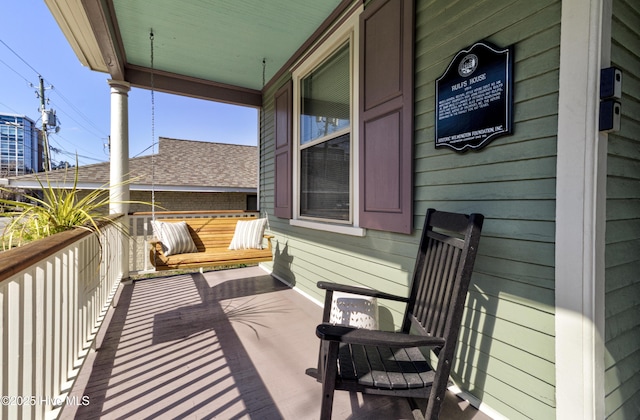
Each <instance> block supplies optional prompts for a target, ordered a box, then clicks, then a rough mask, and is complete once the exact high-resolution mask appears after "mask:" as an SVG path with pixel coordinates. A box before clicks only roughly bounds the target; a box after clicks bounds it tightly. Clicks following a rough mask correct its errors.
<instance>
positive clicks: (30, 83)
mask: <svg viewBox="0 0 640 420" xmlns="http://www.w3.org/2000/svg"><path fill="white" fill-rule="evenodd" d="M3 44H4V42H3ZM5 45H6V44H5ZM0 63H2V64H4V65H5V66H6V67H7V68H8V69H9V70H11V71H12V72H14V73H15V74H17V75H18V77H20V78H21V79H23V80H24V81H25V82H27V84H28V85H29V86H33V83H32V82H31V80H29V79H27V78H26V77H25V76H23V75H22V74H21V73H20V72H18V70H16V69H14V68H13V67H11V66H10V65H8V64H7V63H5V62H4V61H2V60H0Z"/></svg>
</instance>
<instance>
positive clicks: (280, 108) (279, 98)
mask: <svg viewBox="0 0 640 420" xmlns="http://www.w3.org/2000/svg"><path fill="white" fill-rule="evenodd" d="M292 101H293V82H292V81H289V82H287V84H286V85H284V86H283V87H281V88H280V89H278V91H277V92H276V95H275V121H274V132H275V140H276V147H275V158H274V160H275V186H274V190H275V191H274V203H273V207H274V209H273V210H274V214H275V216H276V217H282V218H285V219H291V217H292V205H291V197H292V196H291V194H292V191H291V176H292V173H291V165H292V163H291V158H292V156H291V149H292V146H293V144H292V141H293V137H292V134H293V126H292V118H293V105H292Z"/></svg>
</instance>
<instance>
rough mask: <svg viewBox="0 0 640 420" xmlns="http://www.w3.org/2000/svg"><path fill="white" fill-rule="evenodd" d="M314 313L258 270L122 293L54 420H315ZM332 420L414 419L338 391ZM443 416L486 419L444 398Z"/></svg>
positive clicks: (397, 404)
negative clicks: (78, 401) (311, 371)
mask: <svg viewBox="0 0 640 420" xmlns="http://www.w3.org/2000/svg"><path fill="white" fill-rule="evenodd" d="M320 319H321V308H320V307H318V306H317V305H315V304H314V303H313V302H311V301H309V300H308V299H306V298H304V297H303V296H302V295H300V294H298V293H297V292H296V291H294V290H292V289H290V288H289V287H287V286H285V285H284V284H282V283H281V282H280V281H278V280H276V279H274V278H273V277H271V276H269V275H265V272H264V271H263V270H261V269H260V268H258V267H250V268H243V269H235V270H224V271H215V272H209V273H204V274H199V273H196V274H188V275H178V276H173V277H163V278H156V279H149V280H141V281H137V282H135V283H133V284H129V285H125V286H123V287H122V293H121V295H120V298H119V301H118V305H117V307H116V308H115V310H113V311H112V314H111V315H110V323H109V325H108V328H106V329H105V331H103V332H102V334H103V336H102V337H99V341H98V346H99V350H98V351H91V353H90V355H89V359H88V360H87V362H86V363H85V365H84V366H83V368H82V370H81V371H80V374H79V377H78V380H77V381H76V383H75V385H74V388H73V390H72V393H71V396H76V397H78V398H80V397H83V396H85V401H86V397H88V398H89V404H87V405H86V406H83V405H77V406H73V405H68V406H66V407H65V408H64V410H63V411H62V413H61V414H60V418H61V419H73V418H77V419H83V420H84V419H120V418H128V419H131V418H135V419H142V418H193V419H214V418H215V419H296V420H297V419H317V418H318V416H319V412H320V393H321V386H320V384H319V383H318V382H316V381H315V380H314V379H313V378H311V377H309V376H307V375H306V374H305V370H306V369H307V368H310V367H314V366H315V364H316V357H317V352H318V343H319V341H318V339H317V338H316V336H315V333H314V332H315V326H316V325H317V324H318V322H319V320H320ZM333 418H334V419H402V418H412V416H411V411H410V409H409V405H408V403H407V402H406V401H404V400H401V399H389V398H386V397H378V396H367V397H365V398H364V399H363V397H362V396H360V395H358V396H356V395H350V394H349V393H347V392H336V397H335V402H334V416H333ZM441 418H442V419H444V420H453V419H488V417H487V416H485V415H483V414H481V413H478V412H477V411H476V410H475V409H473V407H471V406H470V405H469V404H468V403H466V402H464V401H462V400H459V399H457V397H455V396H454V395H453V394H450V395H448V398H447V402H446V404H445V408H444V410H443V413H442V416H441Z"/></svg>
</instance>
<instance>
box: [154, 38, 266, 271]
mask: <svg viewBox="0 0 640 420" xmlns="http://www.w3.org/2000/svg"><path fill="white" fill-rule="evenodd" d="M149 40H150V44H151V45H150V47H151V48H150V49H151V66H150V86H151V142H152V152H151V225H152V227H153V232H154V235H155V238H154V239H152V240H150V241H149V245H150V250H149V258H150V260H151V264H152V265H153V266H154V267H155V268H156V270H157V271H162V270H175V269H181V268H202V267H219V266H237V265H246V264H256V263H259V262H267V261H272V260H273V253H272V246H271V239H272V238H273V236H272V235H265V234H264V230H265V225H266V219H260V218H258V217H257V215H255V214H243V215H241V216H228V217H226V216H225V217H199V218H173V217H172V218H171V219H170V221H158V220H156V211H155V204H156V203H155V200H156V198H155V159H154V156H155V144H156V141H155V85H154V72H155V69H154V47H153V41H154V35H153V30H151V31H150V33H149ZM264 239H266V240H267V246H266V247H265V246H263V240H264Z"/></svg>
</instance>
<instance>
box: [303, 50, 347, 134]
mask: <svg viewBox="0 0 640 420" xmlns="http://www.w3.org/2000/svg"><path fill="white" fill-rule="evenodd" d="M300 88H301V95H302V97H301V101H300V102H301V104H300V107H301V110H300V144H306V143H309V142H311V141H313V140H316V139H319V138H322V137H325V136H327V135H330V134H332V133H334V132H336V131H338V130H341V129H343V128H347V127H349V124H350V115H351V113H350V108H349V103H350V101H349V97H350V89H349V44H348V43H347V44H345V45H344V46H343V47H341V48H340V49H339V50H338V51H337V52H336V53H335V54H334V55H332V56H331V57H330V58H329V59H328V60H327V61H325V62H324V63H322V64H321V65H320V66H319V67H318V68H317V69H315V70H314V71H312V72H311V73H310V74H309V75H308V76H306V77H305V78H304V79H302V81H301V86H300Z"/></svg>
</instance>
